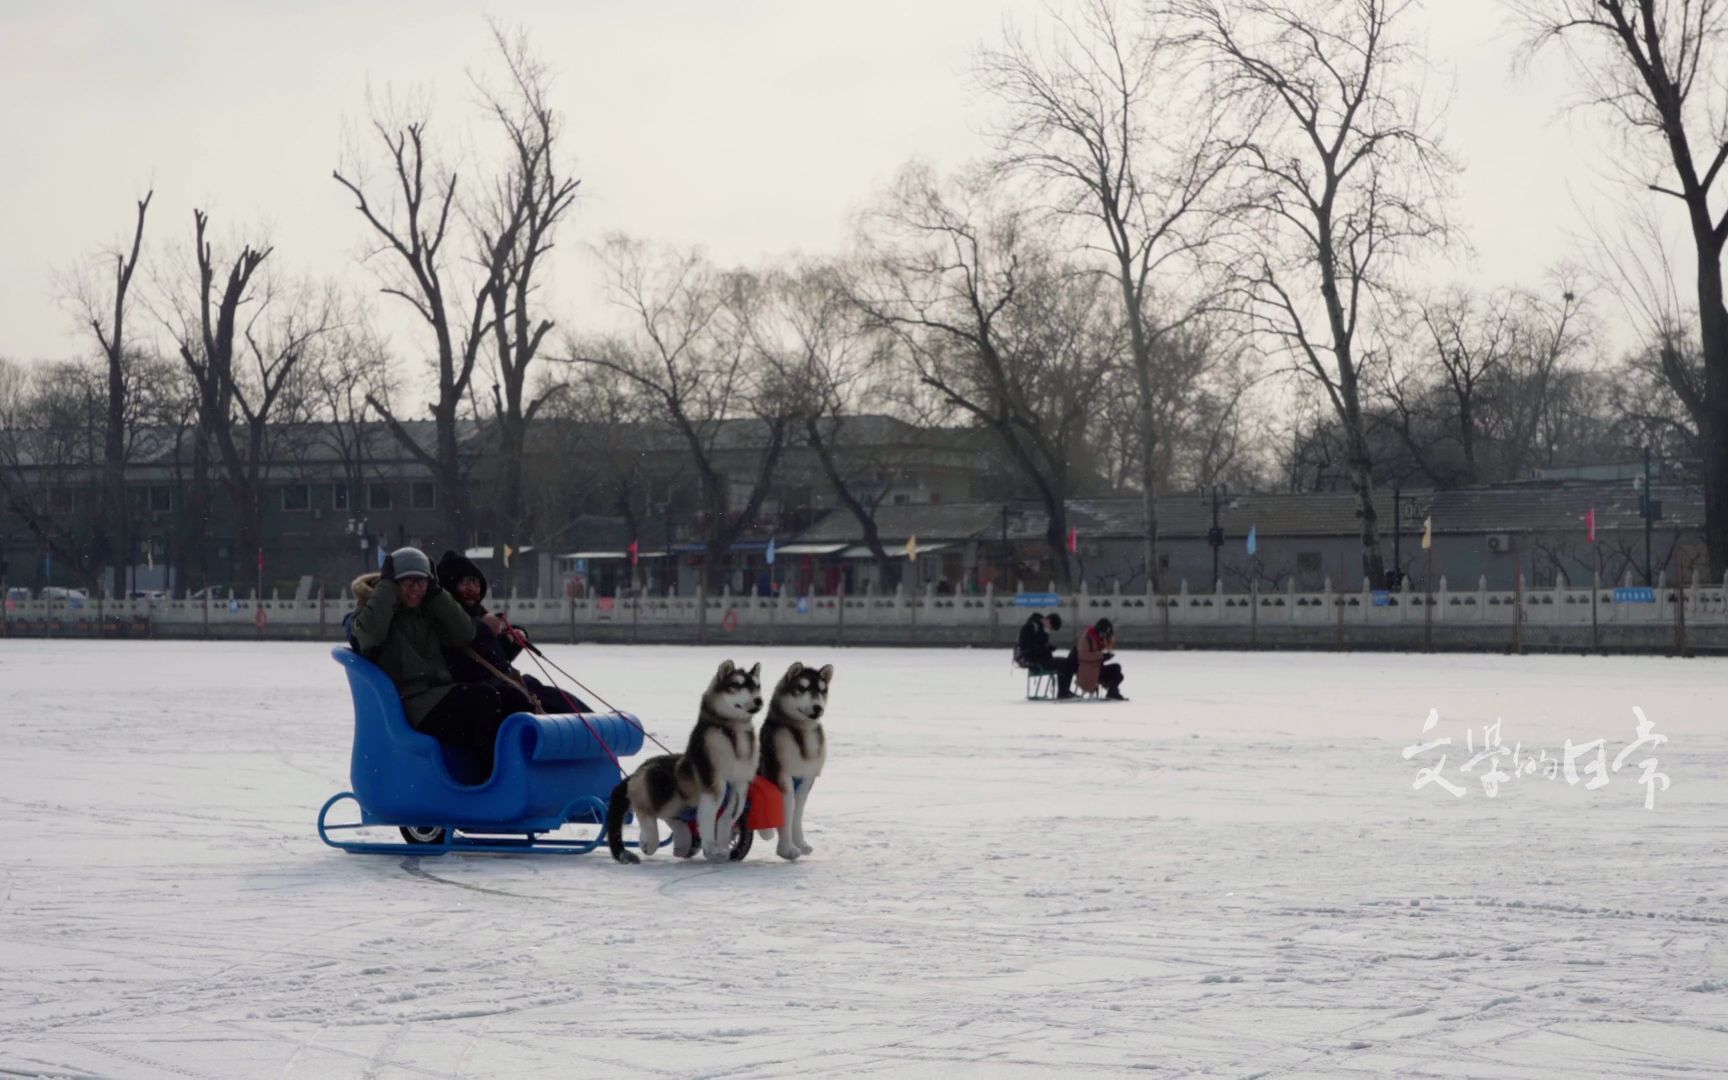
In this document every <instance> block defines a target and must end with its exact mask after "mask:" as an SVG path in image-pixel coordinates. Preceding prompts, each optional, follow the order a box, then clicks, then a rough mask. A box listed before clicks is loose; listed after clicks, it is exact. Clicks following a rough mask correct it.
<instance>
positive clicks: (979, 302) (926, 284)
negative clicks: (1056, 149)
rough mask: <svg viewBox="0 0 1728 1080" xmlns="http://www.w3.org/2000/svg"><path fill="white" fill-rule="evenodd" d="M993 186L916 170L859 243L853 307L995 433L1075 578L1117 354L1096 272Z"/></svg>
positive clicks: (1067, 581) (1062, 581)
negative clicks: (1074, 518)
mask: <svg viewBox="0 0 1728 1080" xmlns="http://www.w3.org/2000/svg"><path fill="white" fill-rule="evenodd" d="M995 194H996V193H995V192H993V191H992V190H991V188H990V185H989V183H988V182H987V180H985V179H983V178H979V177H973V178H969V179H965V180H961V181H958V182H956V183H955V184H953V185H951V187H949V188H948V189H946V190H945V189H944V188H943V187H942V186H941V185H939V183H938V182H937V180H936V178H935V177H934V176H933V175H932V174H931V173H930V171H929V170H928V169H927V168H925V167H922V166H917V165H914V166H911V167H909V168H908V169H906V170H905V171H904V172H903V173H902V175H901V177H900V178H899V180H898V182H897V183H896V185H895V187H894V188H893V190H892V191H891V192H890V193H889V194H888V196H887V197H886V199H885V200H884V203H883V205H882V206H881V208H880V209H879V210H877V211H876V212H875V213H874V214H873V215H871V217H870V218H868V219H867V220H866V223H865V228H866V232H865V234H864V236H863V237H862V238H861V242H862V244H863V247H864V253H865V265H866V267H867V272H866V273H865V274H864V275H863V276H862V277H861V278H860V280H859V281H858V282H857V284H856V285H855V287H854V288H855V292H854V295H853V302H854V303H855V304H857V305H858V307H859V308H860V309H861V310H862V311H863V312H865V314H866V315H867V316H868V317H869V318H870V319H871V321H872V322H873V323H874V324H875V325H876V326H878V327H880V328H881V329H883V330H884V331H886V332H888V333H891V334H893V335H894V336H895V338H896V339H897V340H898V341H899V342H900V344H901V345H902V347H903V348H902V353H903V355H904V356H905V357H906V359H907V360H908V362H909V364H910V366H911V368H912V370H913V373H914V376H915V378H916V381H917V382H918V384H920V385H921V386H924V387H927V388H929V389H931V390H932V391H934V392H935V393H936V394H937V395H938V397H939V399H940V400H941V402H942V403H943V404H944V405H945V406H946V408H947V409H948V410H949V411H950V412H952V413H954V414H957V415H960V416H964V417H966V418H967V419H969V420H970V421H971V422H973V423H975V424H977V425H978V426H980V427H983V428H985V429H986V430H988V431H990V432H991V433H992V434H994V435H995V436H996V437H997V439H998V440H999V442H1000V443H1001V445H1002V447H1003V449H1004V450H1005V451H1006V452H1007V453H1008V454H1009V455H1010V457H1011V458H1012V459H1013V461H1014V462H1015V464H1016V465H1017V466H1018V468H1019V470H1020V472H1021V474H1022V476H1023V477H1024V478H1025V479H1026V481H1027V483H1028V484H1030V486H1031V487H1032V488H1033V489H1034V490H1035V491H1036V492H1037V496H1038V499H1039V501H1040V502H1041V503H1042V504H1043V507H1044V511H1045V514H1046V520H1047V526H1046V536H1045V539H1046V541H1047V543H1048V544H1049V550H1050V553H1051V559H1052V562H1053V564H1054V571H1055V577H1056V582H1057V584H1058V585H1059V586H1060V587H1062V588H1068V587H1071V586H1072V584H1073V581H1074V576H1073V570H1072V565H1071V561H1070V558H1069V552H1068V544H1067V533H1068V511H1067V499H1068V497H1069V495H1070V494H1075V493H1076V492H1075V491H1074V488H1075V487H1076V486H1077V483H1076V482H1077V480H1080V479H1081V478H1083V476H1085V475H1086V474H1087V473H1088V465H1089V462H1088V460H1087V459H1088V457H1089V452H1088V446H1087V444H1088V437H1089V435H1090V428H1091V427H1092V426H1093V423H1094V420H1093V417H1094V409H1093V399H1092V393H1091V391H1092V388H1093V386H1094V385H1095V384H1096V382H1097V380H1098V379H1099V378H1100V377H1101V376H1102V375H1103V374H1104V373H1105V372H1107V371H1108V370H1109V369H1110V367H1111V365H1112V364H1114V363H1116V362H1118V359H1119V356H1120V352H1121V340H1120V338H1121V335H1120V333H1119V330H1120V327H1121V323H1120V320H1119V319H1114V318H1111V319H1106V318H1105V310H1104V309H1105V297H1104V293H1103V289H1102V282H1101V280H1100V279H1099V278H1098V277H1097V275H1093V274H1086V273H1083V272H1081V271H1078V270H1076V269H1075V268H1073V267H1069V266H1064V265H1062V264H1061V263H1059V262H1058V261H1057V260H1055V259H1054V258H1052V257H1051V256H1050V255H1049V253H1048V251H1047V250H1045V249H1043V248H1041V247H1040V246H1039V245H1038V244H1037V243H1036V242H1035V241H1034V238H1033V237H1032V236H1030V235H1029V234H1028V229H1029V223H1028V220H1027V214H1026V213H1025V211H1023V210H1019V209H1015V208H1011V207H1004V206H1001V205H1000V204H999V203H998V202H997V201H996V200H995V199H994V197H993V196H994V195H995Z"/></svg>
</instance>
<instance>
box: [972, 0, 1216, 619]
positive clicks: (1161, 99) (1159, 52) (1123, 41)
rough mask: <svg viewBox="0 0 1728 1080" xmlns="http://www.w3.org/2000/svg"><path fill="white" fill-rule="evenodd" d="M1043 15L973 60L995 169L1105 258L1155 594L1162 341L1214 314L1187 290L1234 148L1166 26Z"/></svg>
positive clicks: (1114, 9) (1164, 385) (1164, 388)
mask: <svg viewBox="0 0 1728 1080" xmlns="http://www.w3.org/2000/svg"><path fill="white" fill-rule="evenodd" d="M1047 15H1048V19H1047V23H1048V29H1049V35H1048V37H1047V38H1044V39H1041V40H1034V41H1028V40H1027V39H1026V38H1024V37H1023V36H1021V35H1019V34H1017V33H1014V32H1009V33H1008V34H1007V35H1006V40H1005V41H1004V43H1003V45H1002V47H1001V48H999V49H994V50H989V51H986V52H985V53H983V54H982V55H981V56H980V58H979V61H978V64H977V71H978V75H979V77H980V78H981V80H982V82H983V83H984V86H985V87H986V88H987V89H988V90H989V91H990V92H991V93H992V94H993V95H994V96H995V97H997V98H998V99H999V100H1000V101H1002V102H1003V103H1004V104H1005V105H1006V106H1007V112H1008V118H1007V121H1006V123H1005V124H1004V125H1003V126H1002V127H1000V128H999V129H998V130H997V132H996V133H995V142H996V152H997V156H998V162H999V164H1000V165H1002V166H1004V167H1006V168H1007V169H1009V170H1012V171H1014V172H1016V173H1019V174H1021V175H1023V176H1025V177H1027V178H1028V179H1029V180H1031V181H1033V182H1034V183H1035V184H1036V185H1037V186H1036V188H1035V190H1036V191H1038V192H1043V193H1048V196H1049V197H1050V198H1052V199H1054V209H1055V210H1056V211H1057V212H1058V213H1060V214H1062V215H1064V216H1072V217H1075V218H1078V219H1080V220H1082V221H1084V222H1085V224H1086V226H1087V228H1086V232H1085V234H1084V235H1086V236H1087V238H1088V239H1087V247H1088V249H1089V250H1091V251H1093V252H1096V253H1098V254H1099V255H1101V256H1102V257H1103V265H1104V266H1105V267H1106V272H1107V273H1108V274H1109V275H1110V277H1111V278H1112V279H1113V281H1114V284H1115V287H1116V289H1117V291H1118V292H1119V294H1120V299H1121V304H1122V312H1123V319H1124V321H1125V324H1126V326H1127V331H1128V334H1127V336H1128V346H1129V348H1128V357H1129V370H1130V372H1131V374H1132V376H1133V381H1132V385H1133V388H1134V391H1135V398H1136V400H1137V401H1138V403H1139V426H1140V432H1139V435H1138V437H1137V439H1135V440H1134V441H1135V443H1136V444H1137V448H1138V451H1139V467H1138V469H1137V470H1136V476H1135V480H1136V481H1137V484H1138V486H1139V488H1140V491H1141V500H1142V514H1143V518H1144V524H1145V529H1146V537H1145V552H1144V556H1145V567H1146V575H1147V577H1146V580H1147V587H1148V589H1150V590H1153V591H1156V590H1157V589H1158V587H1159V582H1158V518H1157V502H1156V495H1157V492H1158V491H1159V489H1160V487H1161V481H1162V480H1164V479H1165V478H1167V476H1168V473H1167V472H1164V473H1161V472H1160V470H1159V461H1160V453H1159V449H1160V440H1161V439H1163V438H1166V437H1167V435H1166V430H1165V428H1164V427H1163V426H1162V425H1161V424H1160V423H1159V421H1160V413H1161V412H1166V411H1168V410H1169V408H1170V406H1171V404H1172V402H1171V398H1172V396H1173V395H1172V394H1171V389H1172V383H1173V380H1171V379H1170V375H1171V372H1169V371H1167V370H1164V369H1163V367H1162V366H1161V364H1160V361H1161V360H1166V359H1170V358H1172V357H1173V356H1176V355H1178V354H1179V350H1171V349H1166V348H1163V347H1162V344H1163V341H1164V339H1165V337H1166V336H1167V335H1170V334H1172V333H1177V332H1179V331H1180V330H1181V329H1182V328H1183V327H1185V326H1187V325H1188V324H1189V323H1190V322H1191V321H1192V320H1194V319H1195V318H1197V317H1199V315H1200V314H1201V313H1202V312H1203V311H1205V310H1206V309H1207V308H1208V307H1209V306H1210V305H1211V303H1212V300H1213V297H1212V296H1210V295H1208V293H1207V291H1206V290H1205V289H1199V290H1195V289H1193V288H1192V287H1191V286H1190V285H1189V283H1191V282H1192V281H1193V280H1194V279H1195V269H1196V268H1197V266H1199V265H1200V263H1201V262H1202V260H1203V255H1204V250H1205V248H1206V247H1207V245H1208V243H1209V241H1210V240H1211V238H1212V231H1213V229H1214V227H1215V226H1216V225H1217V223H1218V221H1219V220H1220V219H1219V218H1218V217H1217V216H1216V215H1215V214H1213V213H1211V212H1210V208H1209V207H1207V206H1206V205H1205V200H1206V199H1207V198H1208V196H1209V195H1211V194H1212V193H1213V192H1214V191H1215V190H1216V189H1218V188H1219V187H1220V186H1221V185H1222V183H1223V180H1224V178H1225V176H1226V173H1227V170H1228V168H1229V166H1230V163H1231V161H1232V159H1233V157H1234V156H1235V154H1236V152H1237V150H1238V148H1239V143H1238V142H1237V141H1236V140H1234V139H1232V138H1228V137H1226V136H1225V133H1224V125H1223V123H1222V117H1221V112H1220V110H1218V108H1217V107H1216V105H1217V103H1216V102H1214V101H1211V100H1209V99H1208V97H1207V96H1206V95H1205V93H1204V88H1196V87H1194V86H1193V84H1192V81H1190V80H1186V78H1185V76H1186V72H1185V71H1184V70H1183V65H1182V64H1181V63H1180V53H1181V47H1182V43H1181V41H1180V39H1179V37H1178V35H1176V34H1174V33H1172V32H1171V28H1170V26H1169V23H1168V19H1167V17H1166V16H1163V15H1150V16H1147V17H1145V18H1144V19H1143V20H1140V21H1138V22H1135V21H1132V20H1128V19H1125V18H1124V17H1123V15H1122V13H1121V11H1120V6H1119V4H1118V3H1117V2H1116V0H1083V2H1082V3H1081V4H1080V5H1078V9H1077V10H1075V11H1073V13H1072V14H1063V13H1061V12H1058V11H1057V10H1056V9H1055V8H1053V7H1052V8H1050V9H1048V11H1047ZM1173 118H1179V119H1173ZM1184 294H1186V295H1184ZM1161 309H1162V310H1161ZM1187 355H1188V356H1189V357H1192V356H1193V355H1195V354H1193V353H1191V352H1190V353H1188V354H1187ZM1175 385H1179V386H1182V387H1184V388H1189V389H1191V388H1192V387H1193V385H1194V382H1193V380H1191V379H1190V380H1183V381H1181V382H1178V383H1175Z"/></svg>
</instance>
